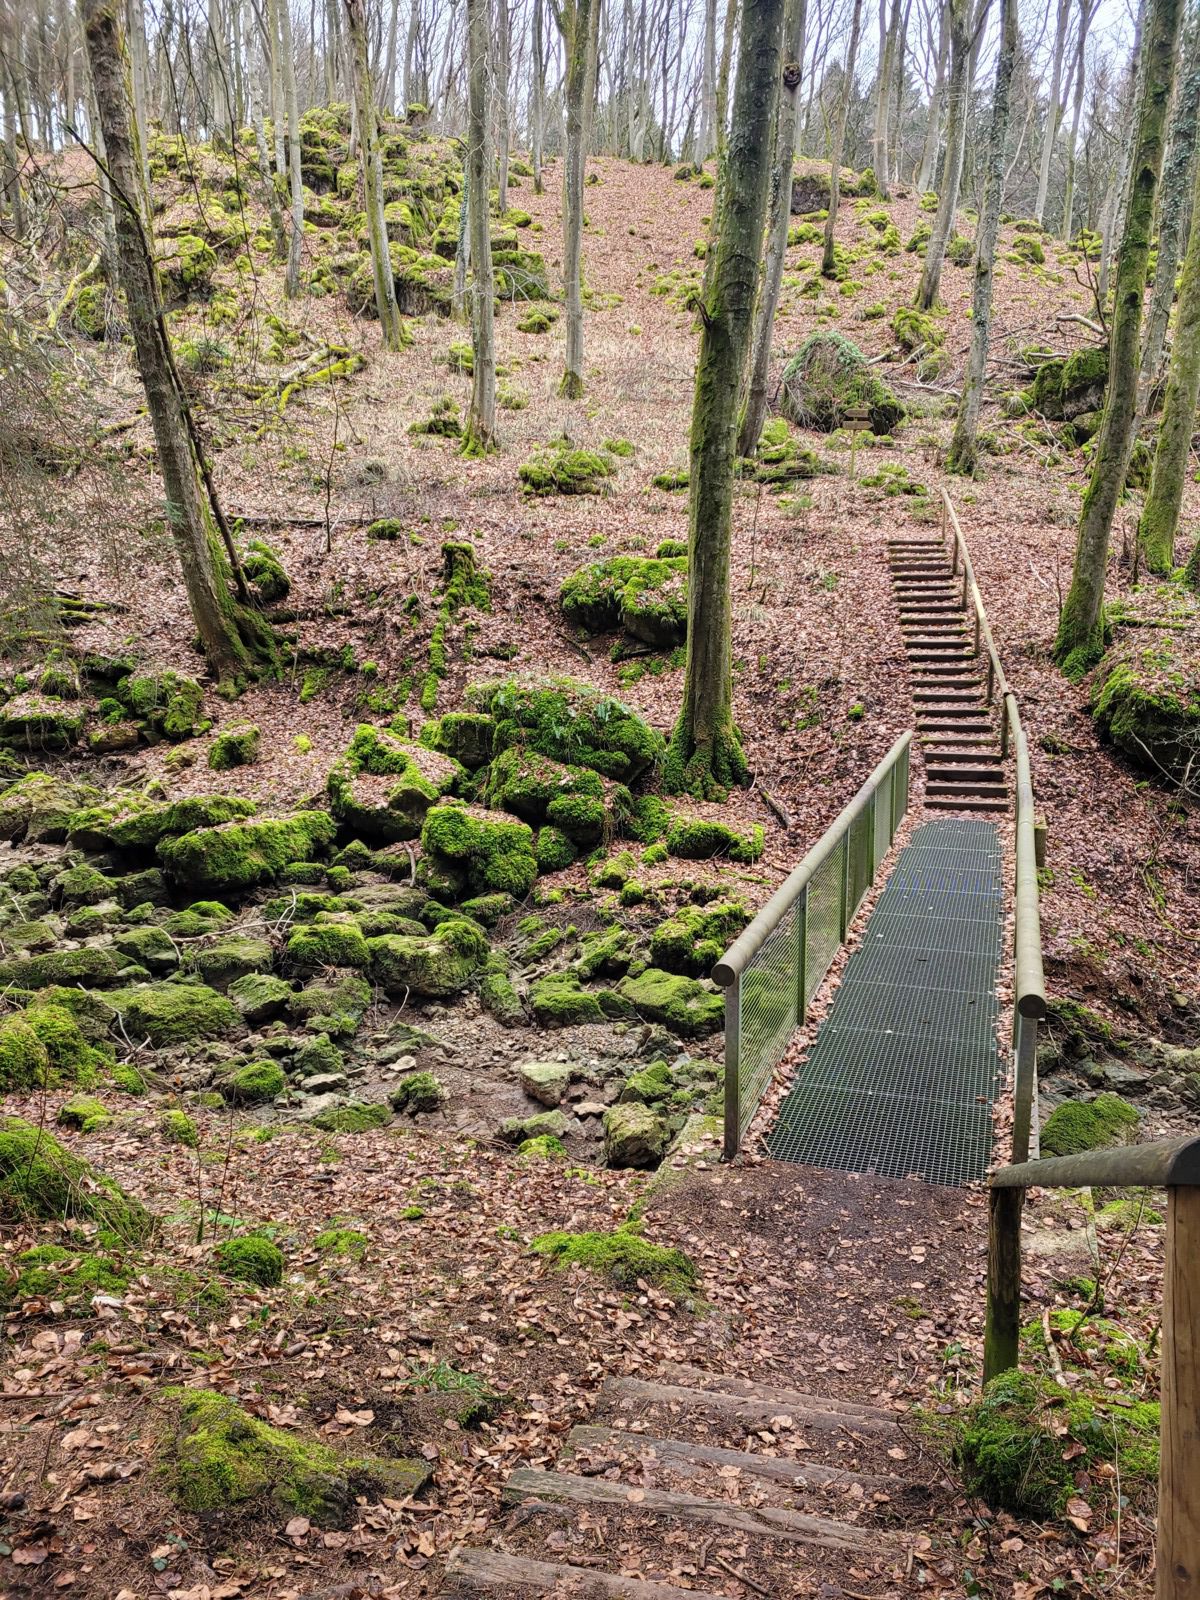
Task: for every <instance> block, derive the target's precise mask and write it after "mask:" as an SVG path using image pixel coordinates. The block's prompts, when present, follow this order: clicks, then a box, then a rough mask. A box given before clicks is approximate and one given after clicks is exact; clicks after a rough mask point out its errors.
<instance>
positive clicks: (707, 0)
mask: <svg viewBox="0 0 1200 1600" xmlns="http://www.w3.org/2000/svg"><path fill="white" fill-rule="evenodd" d="M728 3H729V4H730V5H731V6H732V4H733V0H728ZM703 48H704V55H703V60H702V64H701V73H700V138H699V140H698V141H697V146H696V159H697V161H707V160H708V158H709V156H711V155H712V153H713V151H714V150H715V149H716V147H717V146H716V127H717V0H704V47H703Z"/></svg>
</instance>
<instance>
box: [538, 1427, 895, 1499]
mask: <svg viewBox="0 0 1200 1600" xmlns="http://www.w3.org/2000/svg"><path fill="white" fill-rule="evenodd" d="M580 1450H586V1451H588V1452H589V1453H594V1455H595V1457H596V1458H597V1459H598V1458H599V1457H600V1456H601V1455H603V1454H604V1453H605V1452H607V1451H610V1450H613V1451H617V1452H618V1453H619V1454H621V1455H629V1456H635V1457H638V1458H639V1459H644V1458H645V1457H646V1456H653V1458H654V1459H655V1460H657V1461H661V1462H662V1463H663V1464H664V1466H668V1467H670V1468H671V1470H672V1471H673V1472H676V1473H678V1474H679V1475H681V1476H687V1475H688V1474H691V1475H692V1476H695V1475H697V1474H698V1473H703V1472H704V1470H705V1469H706V1468H707V1467H736V1469H737V1471H738V1473H739V1475H740V1476H741V1477H742V1478H743V1479H752V1480H754V1481H755V1482H756V1483H761V1484H763V1485H769V1486H778V1485H783V1486H784V1487H785V1488H786V1489H788V1490H791V1491H795V1492H800V1491H803V1490H804V1489H807V1488H810V1487H811V1486H812V1485H814V1484H817V1485H821V1486H825V1485H828V1484H833V1485H835V1486H836V1485H839V1484H842V1485H848V1484H852V1483H857V1484H860V1485H861V1486H862V1488H863V1489H866V1490H877V1489H882V1490H889V1491H891V1492H892V1493H898V1492H900V1491H902V1490H905V1489H908V1488H910V1487H912V1486H911V1485H909V1484H908V1483H906V1482H905V1480H904V1479H903V1478H895V1477H890V1476H888V1475H887V1474H884V1473H873V1472H850V1471H848V1470H847V1469H846V1468H845V1467H826V1466H822V1465H821V1464H820V1463H819V1462H816V1461H792V1460H789V1459H788V1458H787V1457H785V1456H763V1455H757V1454H756V1453H755V1452H753V1451H750V1450H726V1449H723V1448H722V1447H721V1446H720V1445H714V1444H699V1443H695V1442H693V1441H692V1440H689V1439H658V1438H655V1437H654V1436H653V1435H652V1434H646V1433H626V1432H625V1431H624V1430H623V1429H621V1428H600V1427H595V1426H590V1425H585V1426H581V1427H578V1428H572V1429H571V1431H570V1433H569V1434H568V1435H567V1446H566V1450H565V1452H564V1456H565V1457H567V1458H571V1457H573V1456H574V1455H575V1454H576V1453H577V1452H578V1451H580Z"/></svg>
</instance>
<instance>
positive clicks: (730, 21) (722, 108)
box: [643, 0, 738, 156]
mask: <svg viewBox="0 0 1200 1600" xmlns="http://www.w3.org/2000/svg"><path fill="white" fill-rule="evenodd" d="M644 15H645V11H644V8H643V16H644ZM737 22H738V7H737V4H736V0H726V4H725V27H724V30H723V31H722V34H721V64H720V66H719V67H718V68H717V126H716V140H715V144H714V146H713V148H714V149H715V150H716V151H717V154H718V156H719V155H720V153H721V151H722V150H723V149H724V148H725V135H726V131H727V129H728V124H729V74H730V71H731V70H732V67H733V36H734V34H735V32H736V31H737Z"/></svg>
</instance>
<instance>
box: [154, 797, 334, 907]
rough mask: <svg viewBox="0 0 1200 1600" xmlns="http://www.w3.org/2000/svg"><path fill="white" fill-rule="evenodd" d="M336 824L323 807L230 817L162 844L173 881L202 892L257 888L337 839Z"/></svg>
mask: <svg viewBox="0 0 1200 1600" xmlns="http://www.w3.org/2000/svg"><path fill="white" fill-rule="evenodd" d="M335 831H336V830H335V826H334V822H333V818H332V817H330V816H329V815H328V814H327V813H326V812H324V811H298V812H296V813H294V814H293V815H292V816H290V817H272V818H264V819H262V820H261V821H254V822H250V821H245V822H227V823H222V824H220V825H219V826H218V827H215V828H196V829H194V830H193V831H192V832H191V833H185V834H182V835H181V836H180V837H178V838H172V839H164V840H163V841H162V842H161V843H160V844H159V846H158V857H159V860H160V862H161V863H162V866H163V870H164V871H165V872H166V874H167V876H168V877H169V878H170V879H171V880H172V882H173V883H175V884H177V885H179V886H180V887H183V888H188V889H191V890H193V891H198V892H200V893H209V894H222V893H225V892H226V891H229V890H245V889H252V888H254V887H255V886H256V885H257V884H260V883H263V882H266V881H267V880H269V879H271V878H274V877H277V876H278V874H279V873H280V872H281V871H282V870H283V868H284V867H285V866H287V864H288V863H289V862H291V861H309V860H311V859H312V858H313V856H314V855H317V854H319V853H321V851H323V850H324V849H325V848H326V847H327V846H328V845H330V844H332V842H333V838H334V833H335Z"/></svg>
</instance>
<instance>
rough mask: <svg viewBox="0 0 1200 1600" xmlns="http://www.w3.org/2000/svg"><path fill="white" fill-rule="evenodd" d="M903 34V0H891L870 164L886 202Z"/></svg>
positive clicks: (882, 4) (881, 10)
mask: <svg viewBox="0 0 1200 1600" xmlns="http://www.w3.org/2000/svg"><path fill="white" fill-rule="evenodd" d="M886 3H887V0H881V4H880V19H881V20H882V18H883V16H884V15H885V8H886ZM899 31H900V0H892V10H891V16H890V18H889V20H888V24H887V27H886V29H885V30H884V34H883V49H882V50H881V52H880V57H879V81H878V85H877V92H876V95H875V130H874V132H873V133H872V135H871V161H872V163H873V164H874V168H875V182H876V184H877V185H878V188H879V193H880V194H881V195H882V196H883V198H884V199H885V200H886V199H887V198H888V197H889V194H890V185H889V183H888V113H889V111H890V109H891V99H892V67H893V63H894V61H895V52H896V39H897V35H898V34H899Z"/></svg>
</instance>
